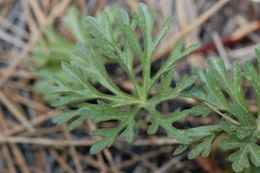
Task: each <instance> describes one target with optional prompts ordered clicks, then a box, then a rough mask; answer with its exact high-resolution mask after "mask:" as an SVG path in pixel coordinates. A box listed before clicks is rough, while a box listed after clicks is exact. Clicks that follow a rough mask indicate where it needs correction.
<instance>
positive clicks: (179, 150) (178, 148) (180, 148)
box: [173, 145, 188, 156]
mask: <svg viewBox="0 0 260 173" xmlns="http://www.w3.org/2000/svg"><path fill="white" fill-rule="evenodd" d="M187 149H188V146H187V145H180V146H178V147H177V148H176V150H175V151H174V153H173V155H174V156H176V155H179V154H181V153H183V152H184V151H185V150H187Z"/></svg>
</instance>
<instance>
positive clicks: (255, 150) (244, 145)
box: [220, 136, 260, 172]
mask: <svg viewBox="0 0 260 173" xmlns="http://www.w3.org/2000/svg"><path fill="white" fill-rule="evenodd" d="M255 142H256V141H255V139H254V138H252V137H248V138H246V139H244V140H240V139H238V138H236V137H234V136H231V137H230V138H228V139H225V140H223V141H222V142H221V143H220V147H221V148H222V149H223V150H230V149H237V150H236V151H235V152H234V153H232V154H231V155H230V157H229V160H230V161H231V162H233V163H232V168H233V170H234V171H235V172H242V171H243V169H244V168H248V167H249V160H251V161H252V162H253V163H254V164H255V165H256V166H258V165H259V163H260V162H259V161H260V157H259V151H260V147H259V146H258V145H257V144H256V143H255Z"/></svg>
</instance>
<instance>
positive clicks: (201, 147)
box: [188, 136, 215, 159]
mask: <svg viewBox="0 0 260 173" xmlns="http://www.w3.org/2000/svg"><path fill="white" fill-rule="evenodd" d="M214 138H215V136H210V137H207V138H206V139H204V141H203V142H202V143H200V144H198V145H196V146H195V147H194V148H193V149H192V150H191V151H190V152H189V154H188V158H189V159H194V158H196V157H197V156H198V155H199V154H200V153H202V156H203V157H207V156H208V155H209V154H210V151H211V146H212V142H213V140H214Z"/></svg>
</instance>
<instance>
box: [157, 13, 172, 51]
mask: <svg viewBox="0 0 260 173" xmlns="http://www.w3.org/2000/svg"><path fill="white" fill-rule="evenodd" d="M172 21H173V18H172V17H169V18H168V19H167V20H166V21H165V22H164V24H163V25H162V26H161V28H160V32H159V33H158V35H157V37H156V38H155V40H154V46H153V47H154V48H155V47H156V46H157V45H158V44H159V42H160V41H161V40H162V39H163V37H164V36H165V35H166V33H167V31H168V30H169V28H170V26H171V24H172Z"/></svg>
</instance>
